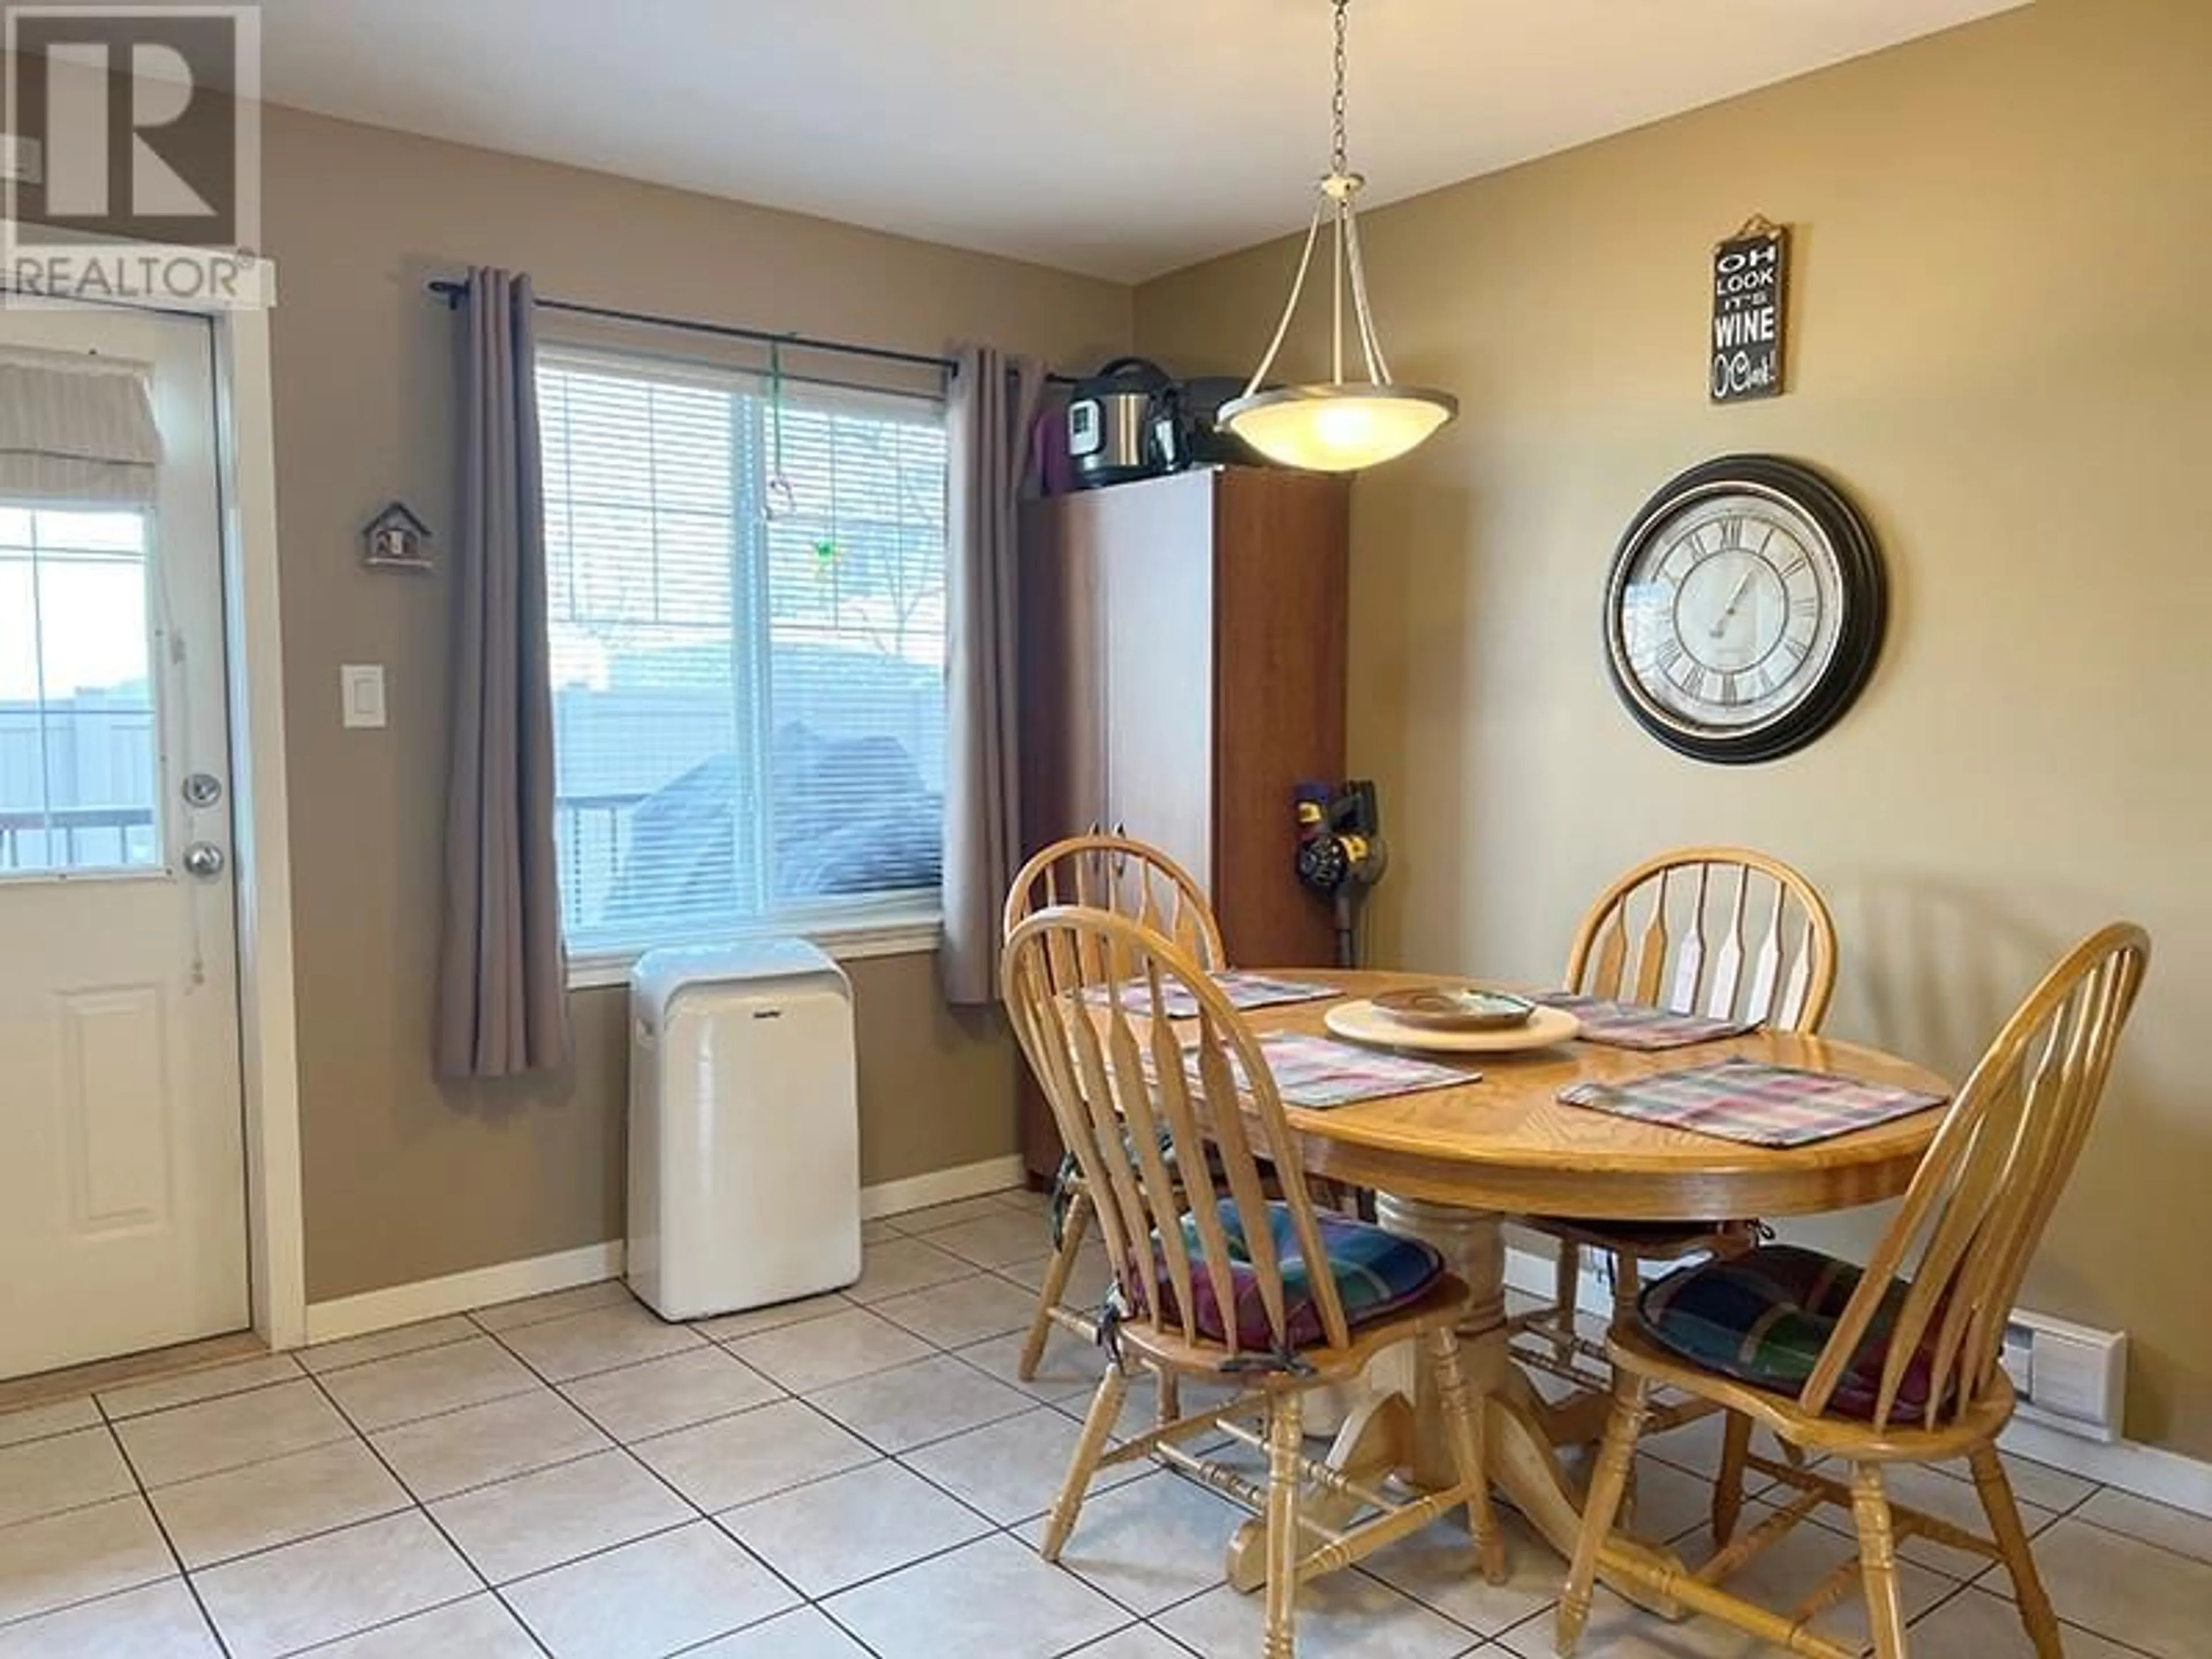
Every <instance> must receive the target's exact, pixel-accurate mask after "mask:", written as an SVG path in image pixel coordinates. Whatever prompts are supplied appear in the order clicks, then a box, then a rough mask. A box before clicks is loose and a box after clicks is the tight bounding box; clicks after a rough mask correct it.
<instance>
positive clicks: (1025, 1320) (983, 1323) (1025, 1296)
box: [875, 1273, 1037, 1348]
mask: <svg viewBox="0 0 2212 1659" xmlns="http://www.w3.org/2000/svg"><path fill="white" fill-rule="evenodd" d="M875 1310H876V1311H877V1312H878V1313H879V1314H881V1315H882V1316H884V1318H885V1319H888V1320H890V1322H892V1323H893V1324H896V1325H901V1326H903V1327H905V1328H907V1329H908V1330H910V1331H912V1332H913V1333H914V1334H915V1335H916V1336H920V1337H923V1338H926V1339H927V1340H929V1341H932V1342H934V1343H935V1344H936V1345H937V1346H939V1347H940V1348H957V1347H960V1346H963V1344H966V1343H969V1342H980V1341H981V1340H983V1339H984V1338H985V1337H989V1336H1003V1335H1005V1334H1006V1333H1007V1332H1009V1331H1026V1330H1028V1329H1029V1328H1030V1321H1032V1320H1033V1319H1035V1318H1036V1310H1037V1299H1036V1293H1035V1292H1034V1291H1025V1290H1024V1289H1023V1288H1022V1287H1021V1286H1020V1285H1013V1284H1009V1283H1008V1282H1007V1281H1006V1280H1005V1279H1000V1278H999V1277H998V1276H997V1275H995V1274H993V1273H980V1274H978V1275H977V1276H976V1277H975V1278H973V1279H954V1280H952V1281H951V1283H950V1284H945V1285H932V1286H930V1287H929V1288H928V1289H927V1290H925V1291H908V1292H907V1293H906V1294H905V1295H904V1296H893V1297H885V1298H884V1300H883V1301H881V1302H878V1303H877V1304H875Z"/></svg>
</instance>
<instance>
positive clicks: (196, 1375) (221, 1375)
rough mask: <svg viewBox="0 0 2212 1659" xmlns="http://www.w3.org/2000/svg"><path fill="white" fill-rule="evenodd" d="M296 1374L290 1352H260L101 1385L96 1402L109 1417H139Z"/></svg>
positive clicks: (285, 1380) (296, 1366) (284, 1380)
mask: <svg viewBox="0 0 2212 1659" xmlns="http://www.w3.org/2000/svg"><path fill="white" fill-rule="evenodd" d="M299 1375H300V1367H299V1364H298V1363H297V1362H296V1361H295V1360H294V1359H293V1358H292V1356H291V1355H289V1354H285V1353H272V1354H264V1355H262V1356H261V1357H260V1358H256V1359H237V1360H233V1361H232V1362H231V1363H230V1364H228V1365H207V1366H204V1367H202V1368H201V1369H200V1370H196V1371H184V1372H180V1373H179V1374H178V1375H177V1376H164V1377H158V1378H156V1379H155V1381H153V1382H151V1383H131V1385H130V1386H128V1387H126V1388H120V1389H101V1390H100V1407H101V1408H102V1409H103V1410H105V1411H106V1413H107V1414H108V1416H109V1417H111V1418H114V1419H123V1418H125V1417H143V1416H144V1415H145V1414H146V1413H148V1412H160V1411H167V1409H168V1408H169V1407H172V1406H189V1405H191V1403H192V1402H193V1401H196V1400H219V1399H221V1398H222V1396H223V1395H231V1394H245V1393H247V1392H248V1391H250V1390H252V1389H265V1388H268V1387H269V1386H270V1384H272V1383H289V1382H291V1381H292V1380H293V1379H294V1378H295V1377H296V1376H299Z"/></svg>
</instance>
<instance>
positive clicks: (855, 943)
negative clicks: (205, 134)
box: [568, 911, 945, 991]
mask: <svg viewBox="0 0 2212 1659" xmlns="http://www.w3.org/2000/svg"><path fill="white" fill-rule="evenodd" d="M944 926H945V921H944V917H943V916H942V915H940V914H939V913H938V912H936V911H930V912H928V913H927V915H908V916H899V917H877V918H873V919H872V920H868V921H860V920H854V921H843V922H834V921H833V922H817V923H816V924H815V925H813V926H812V927H804V926H787V927H761V928H758V929H757V930H755V931H753V932H751V933H738V934H732V935H729V936H727V937H728V938H729V939H732V940H735V939H792V938H794V937H795V938H799V939H806V940H808V941H810V942H811V943H812V944H815V945H820V946H821V947H822V948H823V950H824V951H828V952H829V955H830V956H831V957H834V958H835V959H836V960H837V961H839V962H862V961H866V959H867V958H869V957H912V956H927V955H928V954H929V953H930V952H931V951H935V950H936V949H937V947H938V945H939V943H940V942H941V939H942V936H943V932H944ZM671 942H673V941H671ZM692 942H694V943H696V941H692ZM644 954H645V952H644V951H593V952H591V953H588V954H586V955H580V956H575V957H570V958H569V960H568V988H569V989H570V990H572V991H591V990H599V989H601V988H604V987H607V986H610V985H627V984H629V977H630V969H633V968H634V967H635V966H636V965H637V959H638V958H639V957H641V956H643V955H644Z"/></svg>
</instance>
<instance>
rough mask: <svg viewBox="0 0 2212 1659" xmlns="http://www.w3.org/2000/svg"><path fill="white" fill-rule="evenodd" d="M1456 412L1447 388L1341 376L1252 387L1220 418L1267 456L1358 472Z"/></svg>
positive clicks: (1414, 442)
mask: <svg viewBox="0 0 2212 1659" xmlns="http://www.w3.org/2000/svg"><path fill="white" fill-rule="evenodd" d="M1458 414H1459V399H1458V398H1455V397H1453V396H1452V395H1451V394H1450V393H1449V392H1425V391H1421V390H1419V389H1418V388H1415V387H1413V386H1359V385H1351V384H1338V385H1334V386H1289V387H1285V389H1284V390H1282V391H1279V392H1255V393H1253V394H1252V395H1251V396H1250V397H1249V398H1237V399H1236V400H1235V401H1233V402H1231V403H1226V404H1223V405H1222V406H1221V413H1220V416H1219V417H1218V418H1219V421H1220V423H1221V424H1222V425H1223V426H1224V427H1226V428H1228V429H1229V430H1230V431H1231V432H1233V433H1235V434H1236V435H1237V436H1238V437H1240V438H1242V439H1243V440H1244V441H1246V442H1247V443H1249V444H1250V445H1251V446H1252V447H1253V448H1255V449H1256V450H1258V451H1259V452H1260V453H1261V454H1262V455H1265V456H1266V457H1267V459H1269V460H1271V461H1278V462H1280V463H1281V464H1282V465H1285V466H1296V467H1303V468H1304V469H1306V470H1307V471H1312V472H1357V471H1359V470H1360V469H1361V468H1362V467H1369V466H1377V465H1381V464H1382V463H1383V462H1384V461H1394V460H1395V459H1398V457H1399V456H1401V455H1403V454H1405V453H1407V452H1408V451H1410V450H1413V449H1415V448H1418V447H1419V446H1420V445H1421V444H1422V443H1423V442H1425V441H1426V440H1427V439H1428V438H1429V436H1430V435H1431V434H1433V433H1434V432H1435V431H1436V430H1437V428H1440V427H1442V426H1443V425H1444V424H1445V423H1446V422H1449V421H1451V420H1454V419H1455V418H1456V417H1457V416H1458Z"/></svg>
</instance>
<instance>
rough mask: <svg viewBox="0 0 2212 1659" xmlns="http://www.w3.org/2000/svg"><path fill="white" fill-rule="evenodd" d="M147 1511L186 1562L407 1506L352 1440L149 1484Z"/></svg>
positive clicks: (386, 1474)
mask: <svg viewBox="0 0 2212 1659" xmlns="http://www.w3.org/2000/svg"><path fill="white" fill-rule="evenodd" d="M153 1500H154V1511H155V1514H157V1515H158V1516H161V1525H162V1527H163V1528H164V1529H166V1530H167V1533H168V1534H169V1541H170V1542H171V1543H173V1545H175V1546H176V1550H177V1553H178V1555H179V1557H180V1558H182V1559H183V1561H184V1564H185V1565H186V1566H187V1567H204V1566H211V1565H214V1564H215V1563H216V1562H217V1561H227V1560H228V1559H230V1558H231V1557H233V1556H234V1555H244V1554H246V1553H247V1552H249V1551H252V1550H259V1549H266V1548H268V1547H270V1545H272V1544H288V1543H290V1542H291V1541H293V1540H294V1539H296V1538H305V1537H307V1536H308V1535H309V1534H312V1533H318V1532H331V1531H334V1530H335V1529H337V1528H339V1527H345V1526H350V1525H352V1524H353V1523H354V1522H356V1521H370V1520H374V1518H375V1517H376V1516H380V1515H390V1514H392V1513H393V1512H394V1511H395V1510H403V1509H405V1508H407V1507H408V1504H409V1501H410V1500H409V1498H408V1496H407V1492H406V1489H405V1488H404V1487H403V1486H400V1484H399V1483H398V1481H397V1480H393V1479H392V1474H391V1471H389V1470H388V1469H386V1468H385V1467H384V1465H383V1464H382V1463H381V1462H379V1461H378V1460H377V1457H376V1455H375V1454H374V1452H372V1451H370V1450H369V1449H368V1447H367V1446H365V1445H363V1444H362V1443H361V1442H360V1441H358V1440H337V1441H333V1442H331V1443H330V1444H329V1445H327V1446H317V1447H315V1448H313V1449H311V1450H308V1451H303V1452H293V1453H291V1454H290V1455H288V1456H284V1457H273V1458H270V1459H269V1460H268V1461H266V1462H260V1463H249V1464H247V1465H246V1466H245V1467H244V1468H236V1469H226V1470H224V1471H223V1472H222V1474H204V1475H202V1476H200V1478H199V1479H197V1480H185V1481H180V1482H179V1483H178V1484H177V1485H175V1486H156V1487H155V1489H154V1492H153Z"/></svg>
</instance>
